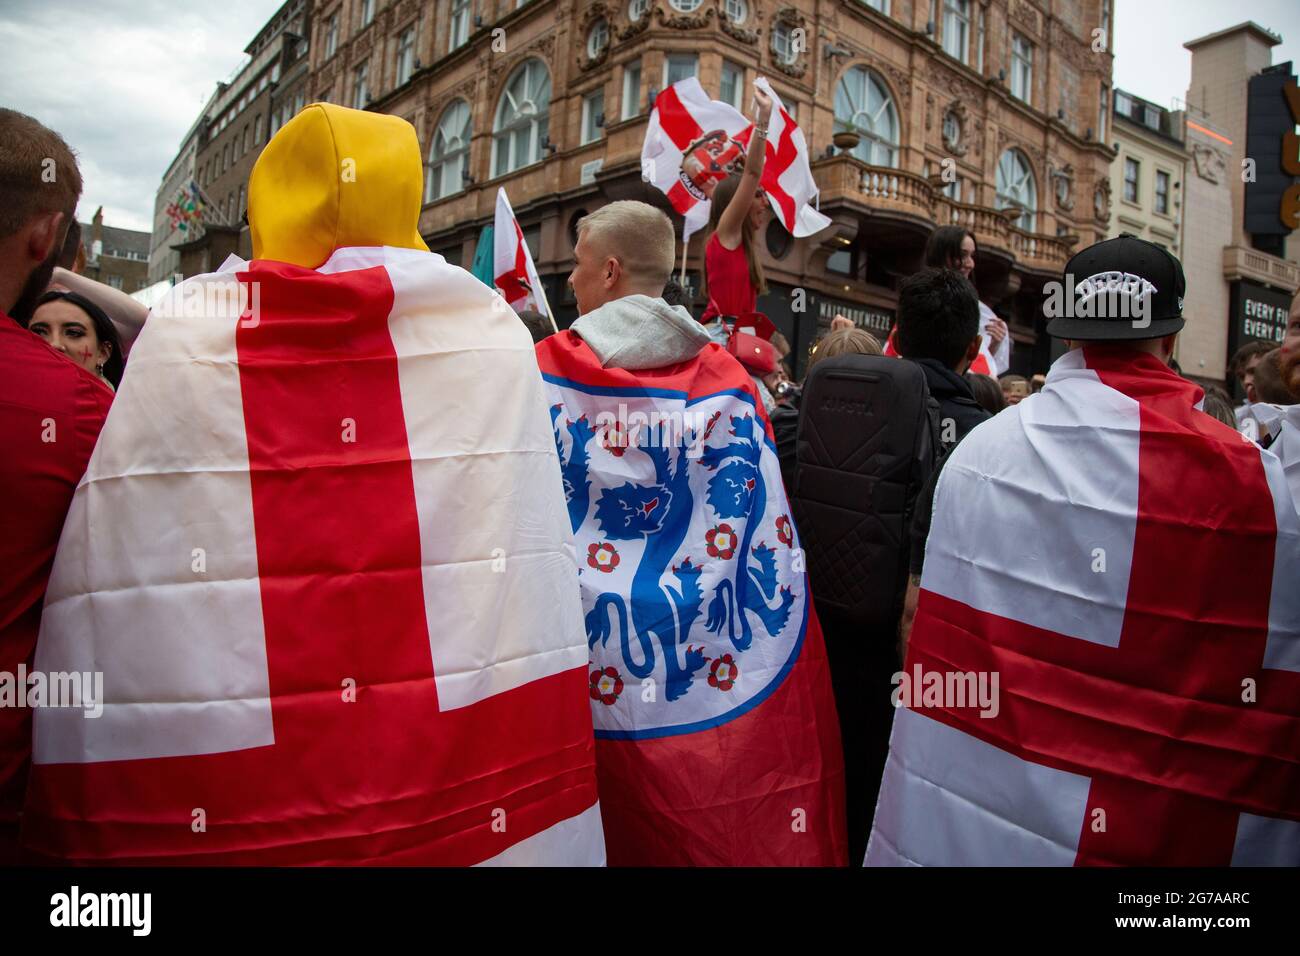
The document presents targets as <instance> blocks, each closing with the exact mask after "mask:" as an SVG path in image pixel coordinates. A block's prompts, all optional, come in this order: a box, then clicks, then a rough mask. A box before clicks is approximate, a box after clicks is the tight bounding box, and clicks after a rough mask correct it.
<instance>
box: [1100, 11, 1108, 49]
mask: <svg viewBox="0 0 1300 956" xmlns="http://www.w3.org/2000/svg"><path fill="white" fill-rule="evenodd" d="M1101 37H1102V39H1103V40H1105V41H1106V46H1105V47H1104V49H1107V50H1108V49H1110V0H1101Z"/></svg>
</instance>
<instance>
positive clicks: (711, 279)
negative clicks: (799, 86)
mask: <svg viewBox="0 0 1300 956" xmlns="http://www.w3.org/2000/svg"><path fill="white" fill-rule="evenodd" d="M754 99H755V100H756V101H757V103H758V116H757V117H756V118H755V120H754V131H753V133H752V134H751V135H750V138H749V147H748V150H747V151H746V153H745V168H744V172H742V173H740V174H738V175H737V174H732V175H731V176H728V177H727V178H726V179H724V180H722V181H721V182H720V183H718V184H717V186H715V187H714V189H713V195H712V197H711V199H712V206H711V207H710V209H709V240H708V242H707V243H706V244H705V246H704V284H705V289H706V290H707V293H708V299H709V304H708V307H707V308H706V309H705V311H704V315H703V316H702V317H701V319H700V321H701V322H705V323H707V322H711V321H712V320H713V319H715V318H717V317H718V316H720V315H744V314H745V313H746V312H753V311H754V306H755V303H756V302H757V300H758V295H759V293H761V292H764V291H766V289H767V283H766V280H765V279H764V278H763V267H762V266H761V265H760V264H759V261H758V243H759V236H760V235H761V233H762V229H763V226H764V225H765V224H766V223H767V217H768V215H769V214H770V211H771V210H770V208H769V207H768V203H767V196H766V195H765V194H764V193H763V188H762V186H761V185H760V182H761V181H762V178H763V163H764V162H765V160H766V156H767V122H768V119H769V118H770V117H771V115H772V98H771V97H770V96H768V95H767V94H766V93H764V92H763V91H762V90H761V89H759V88H758V87H757V86H756V87H755V89H754Z"/></svg>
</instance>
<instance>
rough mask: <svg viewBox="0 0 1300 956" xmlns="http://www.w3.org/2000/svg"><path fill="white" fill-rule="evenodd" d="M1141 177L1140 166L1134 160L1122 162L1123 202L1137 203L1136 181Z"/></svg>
mask: <svg viewBox="0 0 1300 956" xmlns="http://www.w3.org/2000/svg"><path fill="white" fill-rule="evenodd" d="M1141 176H1142V164H1141V163H1139V162H1138V161H1137V160H1136V159H1127V158H1126V159H1125V160H1124V200H1125V202H1131V203H1136V202H1137V201H1138V180H1139V179H1140V178H1141Z"/></svg>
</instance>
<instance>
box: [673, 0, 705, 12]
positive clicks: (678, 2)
mask: <svg viewBox="0 0 1300 956" xmlns="http://www.w3.org/2000/svg"><path fill="white" fill-rule="evenodd" d="M668 2H669V4H671V5H672V8H673V9H674V10H679V11H681V12H682V13H694V12H695V11H696V10H698V9H699V8H700V4H701V3H703V2H704V0H668Z"/></svg>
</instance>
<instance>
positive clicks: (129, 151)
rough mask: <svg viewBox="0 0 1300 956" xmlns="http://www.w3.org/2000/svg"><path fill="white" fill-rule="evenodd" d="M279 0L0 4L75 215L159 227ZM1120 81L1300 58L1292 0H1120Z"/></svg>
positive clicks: (1156, 89) (1299, 23)
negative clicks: (1197, 43)
mask: <svg viewBox="0 0 1300 956" xmlns="http://www.w3.org/2000/svg"><path fill="white" fill-rule="evenodd" d="M280 3H281V0H220V2H218V3H213V2H211V0H98V2H96V3H93V4H92V3H87V2H86V0H3V3H2V4H0V49H3V50H4V51H5V60H6V63H5V69H4V73H3V80H0V105H5V106H10V107H13V108H15V109H19V110H22V111H23V112H25V113H30V114H32V115H33V116H35V117H37V118H38V119H40V120H41V121H42V122H44V123H45V124H46V125H48V126H51V127H52V128H54V129H56V130H58V131H59V132H60V133H62V134H63V136H64V138H65V139H67V140H68V142H69V143H70V144H71V145H72V147H73V148H74V149H75V150H77V152H78V154H79V155H80V161H81V169H82V174H83V176H84V178H85V183H86V186H85V194H84V195H83V196H82V200H81V207H80V210H79V215H80V217H81V218H83V219H89V218H90V217H91V216H92V215H93V214H94V211H95V207H97V206H101V205H102V206H103V207H104V217H105V221H106V222H108V223H109V224H110V225H117V226H125V227H128V228H137V229H149V228H151V225H152V221H153V204H154V195H155V193H156V191H157V189H158V182H159V180H160V179H161V178H162V174H163V172H164V171H165V170H166V168H167V165H168V163H170V162H171V160H172V159H173V157H174V156H175V155H176V150H177V148H178V147H179V146H180V141H181V138H182V137H183V136H184V135H185V133H186V131H187V130H188V129H189V127H190V125H191V124H192V123H193V122H194V120H195V118H196V117H197V116H198V113H199V110H200V109H202V108H203V105H204V104H205V103H206V102H207V99H208V97H209V96H210V95H211V94H212V91H213V88H214V86H215V84H216V82H217V81H218V80H221V79H226V78H227V77H229V76H230V74H231V73H232V72H233V71H234V70H235V69H236V68H237V67H238V66H239V64H240V62H241V61H242V59H243V56H244V54H243V50H244V47H245V46H247V45H248V43H249V41H251V40H252V38H253V36H254V34H255V33H256V32H257V30H258V29H259V28H260V27H261V26H262V25H263V24H264V23H265V22H266V20H267V19H268V18H269V17H270V15H271V14H272V13H274V12H275V11H276V10H277V9H278V8H279V6H280ZM1116 8H1117V9H1116V19H1115V85H1116V86H1119V87H1122V88H1124V89H1127V90H1129V91H1130V92H1132V93H1135V94H1137V95H1139V96H1142V97H1145V98H1146V99H1149V100H1152V101H1154V102H1156V103H1160V104H1161V105H1164V106H1169V105H1170V104H1171V103H1172V101H1173V100H1174V98H1175V97H1182V96H1183V95H1184V94H1185V92H1186V89H1187V81H1188V77H1189V75H1190V71H1191V54H1190V53H1188V52H1187V51H1186V50H1184V49H1183V46H1182V44H1183V43H1184V41H1186V40H1189V39H1192V38H1194V37H1198V36H1202V35H1204V34H1206V33H1211V32H1213V31H1215V30H1221V29H1223V28H1224V27H1228V26H1231V25H1233V24H1235V23H1239V22H1241V21H1243V20H1254V21H1255V22H1257V23H1259V24H1260V25H1261V26H1264V27H1267V28H1269V29H1271V30H1273V31H1274V32H1276V33H1280V34H1282V36H1283V38H1284V40H1285V42H1284V43H1283V44H1282V46H1280V47H1275V48H1274V50H1273V62H1274V63H1281V62H1283V61H1285V60H1288V59H1290V60H1294V61H1296V62H1297V65H1298V66H1300V3H1297V2H1296V0H1116Z"/></svg>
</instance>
